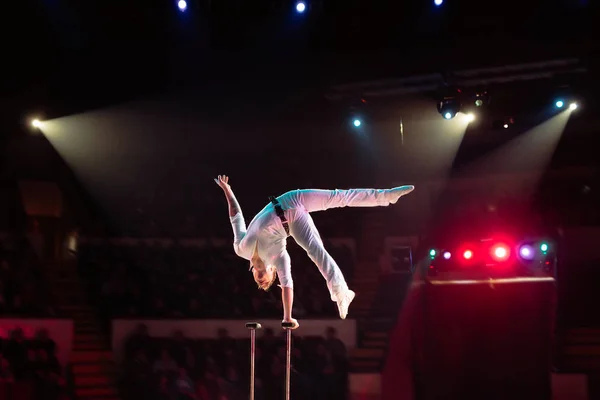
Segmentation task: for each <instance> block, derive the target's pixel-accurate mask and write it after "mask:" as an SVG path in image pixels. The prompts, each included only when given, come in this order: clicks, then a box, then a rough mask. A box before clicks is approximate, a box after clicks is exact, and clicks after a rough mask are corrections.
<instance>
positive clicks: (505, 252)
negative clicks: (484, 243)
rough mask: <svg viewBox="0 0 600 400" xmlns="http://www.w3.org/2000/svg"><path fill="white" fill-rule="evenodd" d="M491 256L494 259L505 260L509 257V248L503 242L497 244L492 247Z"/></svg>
mask: <svg viewBox="0 0 600 400" xmlns="http://www.w3.org/2000/svg"><path fill="white" fill-rule="evenodd" d="M491 256H492V258H493V259H494V260H495V261H506V260H508V257H510V249H509V248H508V246H506V245H504V244H497V245H495V246H493V247H492V251H491Z"/></svg>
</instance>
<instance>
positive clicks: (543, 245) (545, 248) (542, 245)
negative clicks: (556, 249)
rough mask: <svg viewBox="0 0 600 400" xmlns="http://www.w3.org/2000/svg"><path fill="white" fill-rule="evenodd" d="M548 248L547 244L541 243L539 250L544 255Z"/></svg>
mask: <svg viewBox="0 0 600 400" xmlns="http://www.w3.org/2000/svg"><path fill="white" fill-rule="evenodd" d="M549 248H550V246H548V244H547V243H542V244H541V245H540V250H541V251H542V253H546V252H547V251H548V249H549Z"/></svg>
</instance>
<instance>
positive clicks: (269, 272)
mask: <svg viewBox="0 0 600 400" xmlns="http://www.w3.org/2000/svg"><path fill="white" fill-rule="evenodd" d="M252 266H253V268H252V276H253V277H254V281H255V282H256V284H257V285H258V287H259V288H261V289H262V290H267V289H269V288H270V287H271V285H272V284H273V281H274V280H275V270H274V268H273V267H272V266H270V265H267V266H265V264H264V262H263V261H262V260H261V261H260V262H259V263H254V260H253V262H252Z"/></svg>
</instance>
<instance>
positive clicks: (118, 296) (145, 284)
mask: <svg viewBox="0 0 600 400" xmlns="http://www.w3.org/2000/svg"><path fill="white" fill-rule="evenodd" d="M327 247H328V249H329V251H330V252H331V254H332V255H333V257H334V258H335V259H336V260H337V261H338V263H339V265H340V267H341V268H342V270H343V271H344V272H345V274H346V276H347V278H348V279H349V280H350V279H351V277H352V270H353V267H354V265H353V264H354V261H353V255H352V251H351V250H350V249H349V248H347V247H345V246H340V247H336V246H333V245H327ZM289 251H290V253H291V257H292V260H293V261H292V262H293V263H294V267H293V273H294V286H295V291H296V296H295V302H294V307H295V310H294V314H295V315H298V316H299V317H303V318H307V317H335V316H336V315H337V309H336V305H335V303H333V302H332V301H331V300H330V298H329V293H328V291H327V286H326V284H325V281H324V279H323V277H322V276H321V274H320V273H319V270H318V268H317V267H316V266H315V265H314V264H313V263H312V261H311V260H310V259H309V258H308V256H307V255H306V253H305V252H304V251H303V250H302V249H300V248H299V247H298V246H296V245H292V244H290V246H289ZM79 256H80V257H79V263H80V268H81V272H82V274H84V275H86V276H87V277H88V278H89V279H88V281H89V292H90V293H92V294H94V296H92V297H94V298H95V299H96V300H97V302H98V306H99V309H100V310H102V312H104V313H106V315H105V316H106V317H107V318H113V317H153V318H241V317H252V318H271V317H272V318H280V317H281V314H282V311H281V300H280V298H279V296H280V292H279V291H280V289H279V288H278V287H276V286H274V287H273V288H272V289H271V290H270V291H269V292H264V291H261V290H258V289H257V287H256V284H255V282H254V280H253V279H252V276H251V275H250V273H249V272H248V262H247V261H244V260H242V259H240V258H238V257H237V256H236V255H235V254H234V252H233V250H232V249H231V247H230V246H226V245H224V246H207V247H191V246H189V247H183V246H180V245H177V244H175V245H173V246H167V247H165V246H163V245H162V244H161V243H159V242H157V243H156V244H154V245H145V244H143V243H139V242H138V243H137V244H136V245H130V246H117V245H108V244H105V245H90V244H87V245H81V247H80V250H79Z"/></svg>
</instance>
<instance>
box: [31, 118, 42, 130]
mask: <svg viewBox="0 0 600 400" xmlns="http://www.w3.org/2000/svg"><path fill="white" fill-rule="evenodd" d="M31 126H33V127H34V128H36V129H40V128H41V127H42V121H40V120H39V119H34V120H33V121H31Z"/></svg>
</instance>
